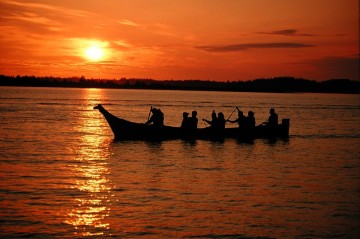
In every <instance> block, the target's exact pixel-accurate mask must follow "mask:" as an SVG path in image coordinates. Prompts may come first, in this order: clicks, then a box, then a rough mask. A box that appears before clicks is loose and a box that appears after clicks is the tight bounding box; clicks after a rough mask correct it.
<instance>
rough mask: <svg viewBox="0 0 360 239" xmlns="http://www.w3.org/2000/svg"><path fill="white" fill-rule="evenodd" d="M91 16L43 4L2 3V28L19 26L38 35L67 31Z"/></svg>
mask: <svg viewBox="0 0 360 239" xmlns="http://www.w3.org/2000/svg"><path fill="white" fill-rule="evenodd" d="M91 16H93V14H92V13H90V12H86V11H80V10H75V9H69V8H64V7H59V6H51V5H47V4H41V3H31V2H18V1H12V0H1V1H0V23H2V24H1V27H3V26H6V25H8V26H17V27H18V28H21V29H22V30H23V31H27V32H33V33H38V34H44V33H54V32H60V31H65V30H66V29H68V27H67V25H69V24H72V25H74V24H73V22H74V21H75V20H76V21H78V19H81V18H90V17H91Z"/></svg>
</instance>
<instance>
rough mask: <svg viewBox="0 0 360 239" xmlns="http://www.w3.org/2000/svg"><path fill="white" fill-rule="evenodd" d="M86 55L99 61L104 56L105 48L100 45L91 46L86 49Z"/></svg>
mask: <svg viewBox="0 0 360 239" xmlns="http://www.w3.org/2000/svg"><path fill="white" fill-rule="evenodd" d="M85 55H86V58H87V59H88V60H90V61H99V60H101V59H102V58H103V56H104V50H103V49H102V48H101V47H99V46H91V47H88V48H87V49H86V51H85Z"/></svg>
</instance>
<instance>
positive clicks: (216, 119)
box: [145, 107, 278, 135]
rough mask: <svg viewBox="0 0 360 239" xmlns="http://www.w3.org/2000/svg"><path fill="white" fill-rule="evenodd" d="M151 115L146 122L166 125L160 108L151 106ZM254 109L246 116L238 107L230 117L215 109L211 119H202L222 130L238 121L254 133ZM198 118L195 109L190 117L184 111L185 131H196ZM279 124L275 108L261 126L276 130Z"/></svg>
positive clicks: (247, 131)
mask: <svg viewBox="0 0 360 239" xmlns="http://www.w3.org/2000/svg"><path fill="white" fill-rule="evenodd" d="M235 110H237V111H238V118H237V119H235V120H230V117H231V116H232V114H233V113H234V112H235ZM151 113H152V115H151V117H150V114H149V118H148V121H147V122H146V123H145V124H153V125H154V126H163V125H164V114H163V113H162V112H161V110H160V109H157V108H151ZM254 115H255V114H254V112H253V111H249V112H248V115H247V116H245V115H244V113H243V112H242V111H241V110H240V109H239V108H238V107H236V108H235V109H234V111H233V112H232V113H231V115H230V116H229V118H228V119H225V117H224V114H223V113H222V112H219V113H218V114H216V112H215V110H213V112H212V113H211V120H207V119H202V120H203V121H204V122H205V123H207V124H209V125H210V126H209V128H211V129H213V130H216V131H218V132H221V131H222V130H224V129H225V124H226V123H227V122H229V123H237V124H238V125H239V130H240V131H241V132H244V133H245V134H249V135H251V134H253V132H254V130H255V126H256V122H255V116H254ZM197 125H198V118H197V112H196V111H195V110H194V111H193V112H192V113H191V117H189V113H188V112H184V113H183V120H182V122H181V128H182V129H184V131H185V132H194V131H196V129H197ZM277 126H278V115H277V114H276V113H275V109H274V108H271V109H270V116H269V118H268V119H267V120H266V121H265V122H263V123H262V124H260V125H259V127H266V128H267V129H268V131H269V132H271V131H275V130H276V128H277Z"/></svg>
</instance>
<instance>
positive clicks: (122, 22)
mask: <svg viewBox="0 0 360 239" xmlns="http://www.w3.org/2000/svg"><path fill="white" fill-rule="evenodd" d="M118 22H119V23H120V24H122V25H125V26H131V27H138V26H140V24H138V23H136V22H133V21H131V20H128V19H123V20H120V21H118Z"/></svg>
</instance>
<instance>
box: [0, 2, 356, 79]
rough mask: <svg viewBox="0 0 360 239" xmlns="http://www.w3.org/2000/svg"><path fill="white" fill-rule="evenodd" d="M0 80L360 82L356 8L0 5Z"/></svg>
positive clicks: (320, 4)
mask: <svg viewBox="0 0 360 239" xmlns="http://www.w3.org/2000/svg"><path fill="white" fill-rule="evenodd" d="M0 52H1V58H0V74H3V75H35V76H60V77H72V76H79V77H80V76H85V77H86V78H88V79H89V78H107V79H119V78H121V77H126V78H133V77H134V78H152V79H156V80H166V79H176V80H185V79H202V80H216V81H227V80H230V81H233V80H251V79H256V78H269V77H276V76H294V77H303V78H306V79H311V80H319V81H322V80H328V79H333V78H349V79H352V80H359V0H271V1H269V0H126V1H125V0H124V1H122V0H101V1H100V0H61V1H60V0H23V1H20V0H0Z"/></svg>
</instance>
